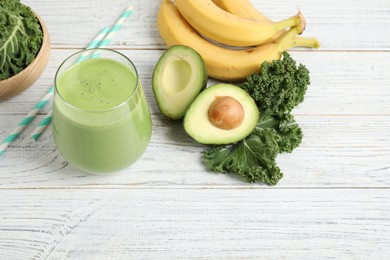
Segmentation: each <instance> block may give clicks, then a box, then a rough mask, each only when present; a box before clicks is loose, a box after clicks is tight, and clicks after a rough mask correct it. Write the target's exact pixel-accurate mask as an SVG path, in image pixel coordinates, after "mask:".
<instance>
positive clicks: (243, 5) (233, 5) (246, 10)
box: [212, 0, 320, 48]
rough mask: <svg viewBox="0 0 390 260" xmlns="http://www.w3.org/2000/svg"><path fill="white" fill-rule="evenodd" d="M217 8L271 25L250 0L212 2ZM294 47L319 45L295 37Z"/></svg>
mask: <svg viewBox="0 0 390 260" xmlns="http://www.w3.org/2000/svg"><path fill="white" fill-rule="evenodd" d="M212 1H213V2H214V3H215V4H216V5H217V6H218V7H219V8H221V9H223V10H225V11H226V12H229V13H231V14H235V15H238V16H240V17H244V18H248V19H257V20H260V21H266V22H270V23H273V21H272V20H271V19H269V18H268V17H267V16H265V15H264V14H263V13H261V12H260V11H259V10H258V9H256V7H254V6H253V5H252V3H251V2H250V0H212ZM284 32H286V30H283V31H279V32H277V33H276V34H275V35H274V36H272V38H271V39H269V40H268V41H266V43H268V42H274V41H276V40H277V39H278V38H279V37H281V36H283V34H284ZM295 43H296V46H300V47H309V48H319V47H320V43H319V42H318V40H317V39H316V38H307V37H300V36H297V37H296V38H295Z"/></svg>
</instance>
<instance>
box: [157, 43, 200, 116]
mask: <svg viewBox="0 0 390 260" xmlns="http://www.w3.org/2000/svg"><path fill="white" fill-rule="evenodd" d="M206 83H207V72H206V67H205V64H204V62H203V60H202V58H201V57H200V55H199V54H198V53H197V52H196V51H195V50H193V49H192V48H190V47H187V46H184V45H174V46H171V47H170V48H168V49H167V50H166V51H165V52H164V54H163V55H162V56H161V57H160V59H159V61H158V62H157V64H156V67H155V68H154V71H153V78H152V88H153V92H154V95H155V98H156V101H157V105H158V107H159V109H160V111H161V113H163V114H164V115H165V116H167V117H168V118H171V119H175V120H176V119H181V118H182V117H183V116H184V114H185V113H186V111H187V109H188V108H189V106H190V105H191V103H192V101H193V100H194V99H195V98H196V96H197V95H198V94H199V92H200V91H201V90H202V89H203V88H204V87H205V86H206Z"/></svg>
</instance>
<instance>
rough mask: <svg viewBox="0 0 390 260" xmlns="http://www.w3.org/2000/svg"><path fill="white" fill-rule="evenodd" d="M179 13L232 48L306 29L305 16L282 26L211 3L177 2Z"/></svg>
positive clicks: (213, 37) (288, 21) (217, 40)
mask: <svg viewBox="0 0 390 260" xmlns="http://www.w3.org/2000/svg"><path fill="white" fill-rule="evenodd" d="M176 6H177V8H178V9H179V11H180V13H181V14H182V15H183V17H184V18H185V19H186V20H187V22H188V23H189V24H191V26H192V27H194V28H195V29H196V30H197V31H198V32H200V33H201V34H203V35H204V36H206V37H208V38H210V39H211V40H214V41H216V42H219V43H223V44H227V45H232V46H253V45H259V44H261V43H264V42H266V41H267V40H269V39H270V38H272V36H274V35H275V34H276V33H277V32H279V31H281V30H283V29H285V28H288V27H293V26H297V28H299V30H300V32H299V33H301V32H302V31H303V30H304V29H305V24H306V22H305V19H304V17H303V15H302V13H298V15H296V16H293V17H291V18H288V19H285V20H282V21H280V22H271V21H264V20H263V21H260V20H255V19H247V18H243V17H240V16H237V15H234V14H231V13H229V12H226V11H224V10H223V9H221V8H219V7H218V6H217V5H216V4H215V3H214V2H213V1H212V0H176Z"/></svg>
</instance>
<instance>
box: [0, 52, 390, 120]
mask: <svg viewBox="0 0 390 260" xmlns="http://www.w3.org/2000/svg"><path fill="white" fill-rule="evenodd" d="M74 51H75V50H53V53H52V56H51V59H50V62H49V66H48V67H47V69H46V71H45V72H44V74H43V75H42V77H41V78H40V79H39V80H38V81H37V82H36V83H35V84H34V85H33V86H32V87H31V88H29V89H28V90H26V91H25V92H23V93H21V94H20V95H18V96H16V97H13V98H11V99H8V100H5V101H2V102H0V114H21V115H25V114H27V113H28V112H29V111H30V110H31V108H32V107H34V105H35V104H36V102H38V101H39V100H40V99H41V98H42V97H43V96H44V94H45V93H46V91H47V90H48V89H49V88H50V86H51V85H52V84H53V82H54V76H55V72H56V69H57V68H58V66H59V65H60V64H61V62H62V61H63V60H64V59H66V57H68V56H69V55H71V54H72V53H73V52H74ZM122 52H123V53H124V54H125V55H127V56H128V57H129V58H130V59H131V60H133V61H134V63H135V64H136V66H137V68H138V71H139V74H140V78H141V81H142V83H143V87H144V89H145V94H146V96H147V100H148V103H149V105H150V108H151V112H152V113H153V114H155V115H158V114H160V112H159V110H158V108H157V105H156V101H155V98H154V95H153V91H152V87H151V76H152V73H153V69H154V66H155V64H156V62H157V60H158V58H159V57H160V55H161V54H162V51H158V50H157V51H151V50H148V51H142V50H136V51H131V50H123V51H122ZM291 54H292V55H293V57H294V58H295V59H296V60H297V62H299V63H303V64H305V65H306V66H307V67H308V69H309V70H310V73H311V74H310V75H311V81H312V82H311V85H310V86H309V89H308V91H307V94H306V98H305V101H304V102H303V103H302V104H301V105H300V106H299V107H298V108H297V109H296V110H295V111H294V113H295V114H297V115H304V114H310V115H323V114H325V115H375V114H381V115H383V114H387V115H390V88H389V86H390V74H389V73H388V72H389V71H390V63H389V62H387V60H389V59H390V52H385V53H351V52H343V53H339V52H337V53H322V52H320V53H317V52H316V53H311V52H309V53H308V52H293V53H291ZM216 82H217V81H215V80H210V81H209V85H210V84H213V83H216ZM49 107H50V106H48V107H46V108H45V109H44V110H43V112H44V113H45V112H47V111H48V109H49ZM0 126H1V125H0Z"/></svg>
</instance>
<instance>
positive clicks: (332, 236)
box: [0, 189, 390, 259]
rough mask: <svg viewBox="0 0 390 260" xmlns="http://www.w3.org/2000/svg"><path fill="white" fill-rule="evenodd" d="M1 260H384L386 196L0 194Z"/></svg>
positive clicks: (389, 214)
mask: <svg viewBox="0 0 390 260" xmlns="http://www.w3.org/2000/svg"><path fill="white" fill-rule="evenodd" d="M0 198H1V199H0V208H1V209H2V210H1V211H0V220H1V221H0V258H2V259H26V258H29V259H30V258H34V259H65V258H66V259H113V258H115V259H129V258H131V259H183V258H190V259H210V258H212V259H259V258H261V259H275V258H287V259H300V258H305V259H307V258H308V259H329V258H334V259H387V258H388V255H389V254H390V240H389V237H390V225H389V223H390V210H389V208H390V190H389V189H384V190H372V189H362V190H361V189H345V190H344V189H333V190H316V191H315V192H313V190H294V189H293V190H290V189H285V190H272V192H271V191H270V190H242V189H228V190H226V189H205V190H200V189H178V190H165V189H129V190H128V189H124V190H114V189H103V190H94V191H91V190H78V189H76V190H73V189H65V190H3V191H0Z"/></svg>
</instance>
